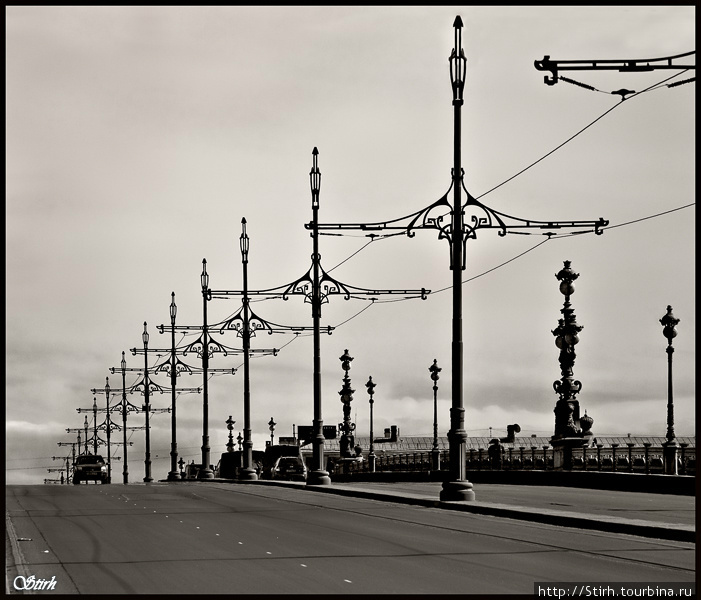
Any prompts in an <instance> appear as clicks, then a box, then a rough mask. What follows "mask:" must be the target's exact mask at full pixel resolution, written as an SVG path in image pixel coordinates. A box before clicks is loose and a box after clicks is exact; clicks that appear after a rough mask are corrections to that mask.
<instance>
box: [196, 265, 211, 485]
mask: <svg viewBox="0 0 701 600" xmlns="http://www.w3.org/2000/svg"><path fill="white" fill-rule="evenodd" d="M200 283H201V285H202V313H203V320H202V339H203V340H204V343H205V347H204V348H203V352H202V372H203V374H204V378H203V379H202V390H203V394H202V400H203V401H202V467H201V468H200V471H199V474H198V475H197V479H214V471H212V469H210V467H209V465H210V459H209V451H210V448H209V394H208V390H207V379H208V377H207V369H208V368H209V352H208V351H207V350H208V348H207V290H208V289H209V275H208V274H207V261H206V260H205V259H204V258H203V259H202V274H201V275H200Z"/></svg>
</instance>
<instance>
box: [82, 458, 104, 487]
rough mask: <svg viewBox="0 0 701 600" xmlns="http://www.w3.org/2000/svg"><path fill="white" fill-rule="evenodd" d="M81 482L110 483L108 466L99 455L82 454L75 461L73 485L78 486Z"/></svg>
mask: <svg viewBox="0 0 701 600" xmlns="http://www.w3.org/2000/svg"><path fill="white" fill-rule="evenodd" d="M81 481H99V482H100V483H109V477H108V475H107V466H106V465H105V461H104V460H103V458H102V456H100V455H99V454H81V455H80V456H78V457H77V458H76V459H75V466H74V468H73V483H74V484H75V485H78V484H79V483H80V482H81Z"/></svg>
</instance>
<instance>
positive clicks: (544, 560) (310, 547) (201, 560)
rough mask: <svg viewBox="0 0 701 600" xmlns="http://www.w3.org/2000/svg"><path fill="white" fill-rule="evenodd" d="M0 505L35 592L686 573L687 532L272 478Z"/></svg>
mask: <svg viewBox="0 0 701 600" xmlns="http://www.w3.org/2000/svg"><path fill="white" fill-rule="evenodd" d="M6 508H7V513H8V515H9V518H10V525H9V530H10V536H11V537H13V538H14V539H15V540H18V541H16V542H15V543H14V547H15V550H16V549H17V548H19V551H20V553H21V556H20V557H18V560H17V563H18V564H17V567H16V569H17V571H16V573H19V575H21V576H23V577H25V578H27V577H29V576H31V575H34V577H35V578H36V579H44V580H47V581H48V580H52V578H55V579H53V581H55V582H56V585H55V587H54V589H53V590H47V591H44V592H38V593H83V594H89V593H92V594H103V593H106V594H114V593H126V594H156V593H171V594H176V593H188V594H214V593H227V594H237V595H238V594H261V593H263V594H302V593H305V594H306V593H318V594H439V593H444V594H504V593H506V594H532V593H533V584H534V582H560V581H563V582H564V581H570V582H574V581H579V582H587V583H594V582H603V583H608V582H622V581H625V582H636V581H637V582H693V581H694V578H695V561H694V545H693V544H690V543H683V542H671V541H661V540H653V539H646V538H640V537H634V536H626V535H614V534H608V533H603V532H591V531H579V530H573V529H570V528H560V527H555V526H549V525H540V524H536V523H526V522H520V521H516V520H511V519H503V518H496V517H488V516H480V515H473V514H469V513H462V512H456V511H445V510H440V509H436V508H425V507H418V506H408V505H404V504H397V503H392V502H381V501H375V500H367V499H360V498H353V497H346V496H339V495H331V494H320V493H317V492H314V491H307V490H299V489H286V488H282V487H280V488H278V487H269V486H251V485H231V484H217V483H207V484H202V483H196V482H194V483H184V482H183V483H177V484H149V485H144V484H132V485H128V486H124V485H121V484H116V485H115V484H113V485H105V486H100V485H81V486H68V485H65V486H7V487H6ZM6 572H7V573H8V581H9V591H10V592H13V591H14V590H13V589H12V584H13V581H14V576H15V574H16V573H15V572H14V571H13V570H12V569H6ZM19 581H21V580H19Z"/></svg>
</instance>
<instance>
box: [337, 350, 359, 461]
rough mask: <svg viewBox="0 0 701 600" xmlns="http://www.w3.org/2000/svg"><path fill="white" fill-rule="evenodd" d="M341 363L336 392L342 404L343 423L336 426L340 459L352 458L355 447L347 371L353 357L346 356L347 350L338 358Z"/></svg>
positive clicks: (350, 391)
mask: <svg viewBox="0 0 701 600" xmlns="http://www.w3.org/2000/svg"><path fill="white" fill-rule="evenodd" d="M338 360H340V361H341V368H342V369H343V371H344V373H343V387H342V388H341V391H340V392H338V394H339V396H341V403H342V404H343V423H339V424H338V428H339V429H340V430H341V443H340V451H341V452H340V454H341V458H350V457H351V456H352V451H353V446H354V445H355V438H354V436H353V432H354V431H355V423H352V422H351V402H352V401H353V392H355V390H353V389H351V386H350V377H348V371H350V368H351V367H350V363H351V361H352V360H353V357H352V356H351V355H350V354H348V350H344V352H343V356H341V357H339V359H338Z"/></svg>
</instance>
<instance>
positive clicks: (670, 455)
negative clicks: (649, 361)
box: [660, 306, 679, 475]
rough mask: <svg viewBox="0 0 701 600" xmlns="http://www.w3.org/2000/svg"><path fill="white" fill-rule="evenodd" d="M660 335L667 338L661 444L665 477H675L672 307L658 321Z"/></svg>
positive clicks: (676, 446) (676, 320) (673, 330)
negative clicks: (664, 428) (664, 422)
mask: <svg viewBox="0 0 701 600" xmlns="http://www.w3.org/2000/svg"><path fill="white" fill-rule="evenodd" d="M660 323H661V324H662V327H663V330H662V334H663V335H664V336H665V337H666V338H667V436H666V437H667V441H666V442H664V443H663V444H662V446H663V448H664V465H665V473H666V474H667V475H677V474H678V473H677V448H678V447H679V444H677V440H676V439H675V436H674V396H673V393H672V354H673V353H674V347H673V346H672V340H673V339H674V338H675V337H676V336H677V331H676V330H675V329H674V328H675V327H676V326H677V324H678V323H679V319H677V318H676V317H675V316H674V315H673V314H672V307H671V306H667V314H665V316H664V317H662V318H661V319H660Z"/></svg>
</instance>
